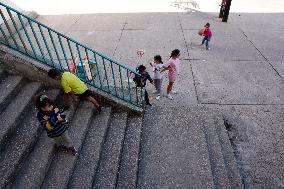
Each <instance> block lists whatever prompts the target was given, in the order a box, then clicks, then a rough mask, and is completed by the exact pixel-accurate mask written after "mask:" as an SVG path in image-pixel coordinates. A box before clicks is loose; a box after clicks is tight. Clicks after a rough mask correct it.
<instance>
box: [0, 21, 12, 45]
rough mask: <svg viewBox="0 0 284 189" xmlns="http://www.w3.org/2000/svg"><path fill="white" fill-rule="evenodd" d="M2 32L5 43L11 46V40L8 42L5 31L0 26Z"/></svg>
mask: <svg viewBox="0 0 284 189" xmlns="http://www.w3.org/2000/svg"><path fill="white" fill-rule="evenodd" d="M0 30H1V33H2V35H3V37H4V39H5V41H6V43H7V45H9V46H10V43H9V40H8V38H7V36H6V34H5V32H4V30H3V29H2V27H1V25H0Z"/></svg>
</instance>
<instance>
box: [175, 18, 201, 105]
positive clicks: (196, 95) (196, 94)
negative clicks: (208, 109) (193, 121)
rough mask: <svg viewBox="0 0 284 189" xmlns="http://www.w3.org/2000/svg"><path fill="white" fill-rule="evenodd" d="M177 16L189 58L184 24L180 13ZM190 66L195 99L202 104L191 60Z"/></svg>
mask: <svg viewBox="0 0 284 189" xmlns="http://www.w3.org/2000/svg"><path fill="white" fill-rule="evenodd" d="M177 16H178V21H179V25H180V28H181V32H182V36H183V40H184V43H185V47H186V52H187V56H188V57H189V47H188V45H187V42H186V39H185V35H184V30H183V27H182V24H181V20H180V16H179V13H177ZM189 66H190V72H191V75H192V79H193V85H194V90H195V97H196V100H197V104H200V101H199V97H198V93H197V86H196V81H195V76H194V73H193V68H192V64H191V62H190V60H189Z"/></svg>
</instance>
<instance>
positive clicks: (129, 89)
mask: <svg viewBox="0 0 284 189" xmlns="http://www.w3.org/2000/svg"><path fill="white" fill-rule="evenodd" d="M127 83H128V92H129V100H130V102H132V98H131V87H130V81H129V70H127Z"/></svg>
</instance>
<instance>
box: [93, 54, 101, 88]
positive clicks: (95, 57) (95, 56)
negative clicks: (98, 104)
mask: <svg viewBox="0 0 284 189" xmlns="http://www.w3.org/2000/svg"><path fill="white" fill-rule="evenodd" d="M94 59H95V62H96V63H97V71H98V76H99V80H100V84H101V89H102V88H103V84H102V80H101V74H100V69H99V64H98V61H97V55H96V53H95V52H94Z"/></svg>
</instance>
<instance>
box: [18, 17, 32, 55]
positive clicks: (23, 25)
mask: <svg viewBox="0 0 284 189" xmlns="http://www.w3.org/2000/svg"><path fill="white" fill-rule="evenodd" d="M17 16H18V18H19V20H20V22H21V25H22V27H23V29H24V32H25V34H26V36H27V38H28V41H29V43H30V45H31V48H32V51H33V53H34V55H35V58H36V59H37V55H36V51H35V48H34V46H33V43H32V41H31V38H30V36H29V34H28V31H27V29H26V27H25V24H24V22H23V20H22V18H21V16H20V15H19V13H17Z"/></svg>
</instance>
